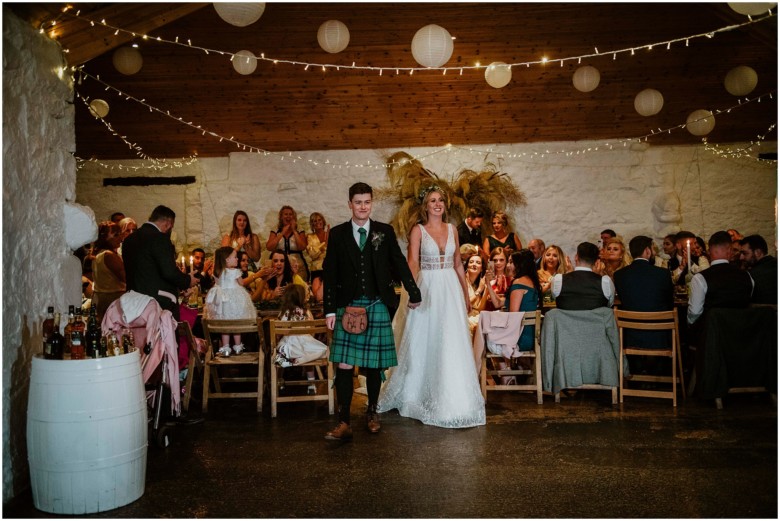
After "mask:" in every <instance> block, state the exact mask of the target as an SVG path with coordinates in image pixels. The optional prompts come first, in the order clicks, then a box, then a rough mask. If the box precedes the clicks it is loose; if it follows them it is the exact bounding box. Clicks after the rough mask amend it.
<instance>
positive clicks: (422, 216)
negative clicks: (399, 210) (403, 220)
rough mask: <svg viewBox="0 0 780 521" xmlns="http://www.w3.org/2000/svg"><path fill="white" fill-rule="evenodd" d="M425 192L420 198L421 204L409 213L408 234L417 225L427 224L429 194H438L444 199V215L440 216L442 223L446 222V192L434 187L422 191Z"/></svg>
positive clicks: (447, 208) (447, 201) (447, 202)
mask: <svg viewBox="0 0 780 521" xmlns="http://www.w3.org/2000/svg"><path fill="white" fill-rule="evenodd" d="M423 190H424V191H425V193H424V196H423V198H422V202H421V203H419V204H418V205H417V209H416V211H414V212H411V215H410V216H409V222H408V228H409V233H410V234H411V233H412V230H413V229H414V225H415V224H417V223H421V224H426V223H427V222H428V201H429V200H430V199H431V194H439V195H441V197H442V199H444V213H443V214H442V216H441V220H442V222H445V223H446V222H447V211H448V210H449V197H448V196H447V192H445V191H444V189H443V188H441V187H439V186H435V187H434V188H433V189H429V190H426V189H423Z"/></svg>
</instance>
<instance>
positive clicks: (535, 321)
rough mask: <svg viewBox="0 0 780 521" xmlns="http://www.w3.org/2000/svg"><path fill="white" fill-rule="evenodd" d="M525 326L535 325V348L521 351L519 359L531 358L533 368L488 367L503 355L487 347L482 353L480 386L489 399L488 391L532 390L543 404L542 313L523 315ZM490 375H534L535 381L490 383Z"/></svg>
mask: <svg viewBox="0 0 780 521" xmlns="http://www.w3.org/2000/svg"><path fill="white" fill-rule="evenodd" d="M523 327H524V328H525V327H534V328H535V329H534V349H533V351H521V352H520V357H518V358H519V359H531V360H532V362H533V369H497V368H488V365H489V364H490V363H491V362H493V361H500V360H503V359H504V357H503V356H501V355H495V354H493V353H491V352H489V351H488V350H487V349H485V350H484V351H483V354H482V367H481V370H480V373H479V381H480V386H481V387H482V396H483V398H485V400H487V392H488V391H531V392H535V393H536V403H538V404H539V405H541V404H542V401H543V400H542V358H541V355H540V347H539V336H540V335H541V332H542V313H541V311H539V310H537V311H536V313H530V312H528V313H525V315H524V316H523ZM488 376H496V377H498V378H500V377H502V376H514V377H515V378H518V377H526V376H532V377H533V379H532V380H533V381H532V383H530V384H519V383H516V384H500V385H499V384H488V378H487V377H488Z"/></svg>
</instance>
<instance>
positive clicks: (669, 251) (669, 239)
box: [629, 233, 680, 271]
mask: <svg viewBox="0 0 780 521" xmlns="http://www.w3.org/2000/svg"><path fill="white" fill-rule="evenodd" d="M676 239H677V234H676V233H670V234H669V235H667V236H666V237H664V242H663V250H664V255H666V256H667V257H668V259H666V264H665V267H668V268H669V271H672V270H674V269H676V268H677V266H679V265H680V259H679V258H678V256H677V255H678V252H677V244H676ZM629 249H631V248H630V246H629Z"/></svg>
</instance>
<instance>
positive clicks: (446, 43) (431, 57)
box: [412, 24, 455, 67]
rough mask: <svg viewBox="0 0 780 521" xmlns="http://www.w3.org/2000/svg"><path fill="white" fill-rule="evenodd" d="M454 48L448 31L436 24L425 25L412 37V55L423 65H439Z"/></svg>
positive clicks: (442, 63) (448, 56)
mask: <svg viewBox="0 0 780 521" xmlns="http://www.w3.org/2000/svg"><path fill="white" fill-rule="evenodd" d="M454 48H455V47H454V45H453V44H452V36H451V35H450V33H449V32H448V31H447V29H445V28H444V27H440V26H438V25H436V24H431V25H426V26H425V27H423V28H422V29H420V30H419V31H417V32H416V33H415V34H414V38H412V56H414V59H415V60H416V61H417V63H419V64H420V65H422V66H423V67H441V66H442V65H444V64H445V63H447V60H449V59H450V57H451V56H452V51H453V49H454Z"/></svg>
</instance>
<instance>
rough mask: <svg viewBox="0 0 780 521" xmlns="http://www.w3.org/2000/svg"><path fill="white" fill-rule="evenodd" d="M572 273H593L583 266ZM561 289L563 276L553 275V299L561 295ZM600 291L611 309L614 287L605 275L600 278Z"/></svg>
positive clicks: (613, 299)
mask: <svg viewBox="0 0 780 521" xmlns="http://www.w3.org/2000/svg"><path fill="white" fill-rule="evenodd" d="M574 271H593V270H592V269H591V268H586V267H585V266H577V267H576V268H574ZM562 287H563V275H561V274H560V273H556V274H555V275H553V278H552V286H551V288H552V295H553V297H554V298H558V295H560V294H561V289H562ZM601 291H602V292H603V293H604V296H605V297H606V299H607V305H608V306H609V307H612V304H613V302H614V301H615V285H614V284H613V283H612V279H610V278H609V276H607V275H603V276H602V277H601Z"/></svg>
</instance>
